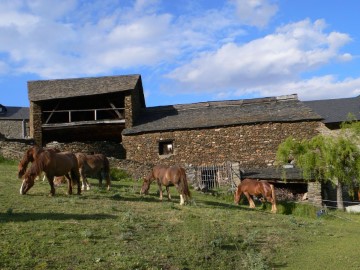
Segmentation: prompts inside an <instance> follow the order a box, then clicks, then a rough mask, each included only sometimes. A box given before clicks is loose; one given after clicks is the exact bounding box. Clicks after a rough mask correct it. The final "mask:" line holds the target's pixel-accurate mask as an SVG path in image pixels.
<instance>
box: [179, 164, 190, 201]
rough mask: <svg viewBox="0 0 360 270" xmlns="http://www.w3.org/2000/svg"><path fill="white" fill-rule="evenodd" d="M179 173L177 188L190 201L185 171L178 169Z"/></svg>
mask: <svg viewBox="0 0 360 270" xmlns="http://www.w3.org/2000/svg"><path fill="white" fill-rule="evenodd" d="M180 171H181V175H180V183H179V187H180V190H181V193H183V194H184V195H185V196H186V197H188V198H190V199H191V194H190V189H189V185H188V181H187V177H186V172H185V169H184V168H180Z"/></svg>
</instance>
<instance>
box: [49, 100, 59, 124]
mask: <svg viewBox="0 0 360 270" xmlns="http://www.w3.org/2000/svg"><path fill="white" fill-rule="evenodd" d="M59 104H60V101H59V102H58V103H57V104H56V106H55V108H54V109H53V110H52V111H51V113H50V115H49V117H48V118H47V119H46V121H45V124H47V123H49V121H50V118H51V117H52V116H53V114H54V112H55V111H56V109H57V108H58V107H59Z"/></svg>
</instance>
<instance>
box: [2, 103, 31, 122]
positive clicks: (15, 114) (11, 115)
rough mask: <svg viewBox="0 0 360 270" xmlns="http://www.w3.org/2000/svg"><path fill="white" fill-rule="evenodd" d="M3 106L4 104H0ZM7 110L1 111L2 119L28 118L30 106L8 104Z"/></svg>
mask: <svg viewBox="0 0 360 270" xmlns="http://www.w3.org/2000/svg"><path fill="white" fill-rule="evenodd" d="M0 106H3V105H0ZM5 108H6V112H5V113H0V120H23V119H25V120H28V119H29V108H27V107H8V106H6V107H5Z"/></svg>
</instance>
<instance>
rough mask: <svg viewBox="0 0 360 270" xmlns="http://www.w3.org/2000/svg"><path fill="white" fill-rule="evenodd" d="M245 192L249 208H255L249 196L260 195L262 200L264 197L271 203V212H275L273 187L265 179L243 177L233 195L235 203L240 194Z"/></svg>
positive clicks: (237, 202)
mask: <svg viewBox="0 0 360 270" xmlns="http://www.w3.org/2000/svg"><path fill="white" fill-rule="evenodd" d="M243 193H244V194H245V196H246V198H247V199H248V201H249V205H250V208H255V203H254V201H253V199H252V198H251V195H255V196H260V195H261V196H262V202H264V200H265V199H266V200H267V201H268V202H270V203H271V212H273V213H276V212H277V208H276V198H275V189H274V185H272V184H269V183H268V182H267V181H265V180H261V181H259V180H257V179H248V178H246V179H244V180H242V181H241V183H240V184H239V185H238V187H237V190H236V192H235V195H234V202H235V204H239V201H240V196H241V194H243Z"/></svg>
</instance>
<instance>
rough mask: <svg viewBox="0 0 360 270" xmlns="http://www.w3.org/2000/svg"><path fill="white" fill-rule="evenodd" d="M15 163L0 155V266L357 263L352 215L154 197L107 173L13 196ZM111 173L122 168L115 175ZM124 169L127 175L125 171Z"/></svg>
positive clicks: (206, 198)
mask: <svg viewBox="0 0 360 270" xmlns="http://www.w3.org/2000/svg"><path fill="white" fill-rule="evenodd" d="M16 174H17V165H16V164H15V163H9V162H5V163H4V162H0V269H171V270H173V269H357V267H358V263H357V262H358V258H359V255H358V248H357V247H358V245H359V243H360V233H359V226H360V215H354V214H352V215H349V214H346V213H341V212H336V211H334V212H329V213H328V214H327V215H323V216H321V217H320V218H317V217H316V210H317V209H316V208H313V207H309V206H305V205H302V204H301V205H297V204H296V205H295V204H285V203H282V204H279V206H278V208H279V212H280V214H271V213H270V211H269V210H270V206H266V207H262V206H261V205H258V206H257V208H256V209H255V210H250V209H249V208H248V206H247V204H246V202H245V200H244V204H242V205H240V206H235V205H233V202H232V196H231V194H227V193H226V192H222V191H221V190H219V191H216V192H214V193H213V194H202V193H198V192H196V191H192V194H193V202H192V203H191V204H190V205H186V206H180V205H179V196H178V194H177V193H176V191H175V189H174V188H170V190H171V193H172V196H173V202H168V201H166V200H165V201H164V202H160V201H159V200H158V195H157V193H156V191H157V187H156V186H155V185H152V186H151V189H150V195H149V196H140V195H139V191H140V186H141V183H140V182H137V181H132V180H131V179H129V178H128V177H127V176H126V175H124V179H119V178H117V179H115V181H113V185H112V189H111V190H110V191H106V189H105V188H99V187H98V186H97V183H98V182H97V180H95V179H90V181H91V182H92V189H91V190H90V191H86V192H83V194H82V195H81V196H78V195H71V196H69V195H66V187H65V186H60V187H58V188H56V195H55V196H54V197H49V196H48V194H49V184H48V183H47V182H42V181H37V182H36V183H35V185H34V186H33V187H32V189H31V190H30V191H29V192H28V195H25V196H22V195H20V194H19V188H20V184H21V181H20V180H19V179H17V178H16ZM120 175H123V174H122V173H120ZM125 176H126V177H125Z"/></svg>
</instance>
